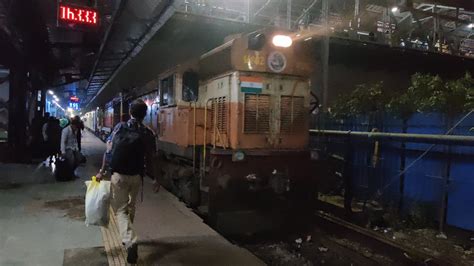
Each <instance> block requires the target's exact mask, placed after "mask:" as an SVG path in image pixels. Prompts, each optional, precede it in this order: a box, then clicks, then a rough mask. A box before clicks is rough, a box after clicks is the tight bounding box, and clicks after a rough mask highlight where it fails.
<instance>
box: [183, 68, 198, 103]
mask: <svg viewBox="0 0 474 266" xmlns="http://www.w3.org/2000/svg"><path fill="white" fill-rule="evenodd" d="M198 92H199V76H198V74H197V73H196V72H193V71H186V72H184V74H183V87H182V95H183V97H182V99H183V101H185V102H194V101H197V99H198Z"/></svg>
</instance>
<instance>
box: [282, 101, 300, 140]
mask: <svg viewBox="0 0 474 266" xmlns="http://www.w3.org/2000/svg"><path fill="white" fill-rule="evenodd" d="M305 114H306V112H305V108H304V97H298V96H281V105H280V117H281V123H280V132H281V133H292V132H298V131H301V130H303V129H304V126H305Z"/></svg>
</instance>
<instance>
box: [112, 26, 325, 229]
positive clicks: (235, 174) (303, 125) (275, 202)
mask: <svg viewBox="0 0 474 266" xmlns="http://www.w3.org/2000/svg"><path fill="white" fill-rule="evenodd" d="M310 52H311V51H310V49H308V48H307V47H306V46H305V43H304V42H301V43H300V42H295V43H293V42H292V39H291V38H290V37H289V36H287V35H285V34H281V33H279V32H275V31H259V32H253V33H250V34H241V35H237V36H232V37H231V38H229V39H228V40H227V41H226V42H225V43H224V44H223V45H221V46H219V47H217V48H215V49H213V50H211V51H209V52H208V53H206V54H204V55H202V56H201V57H200V58H199V59H197V60H194V61H190V62H188V63H185V64H181V65H178V66H175V67H173V68H172V69H170V70H168V71H166V72H164V73H162V74H160V75H159V77H158V78H157V79H155V80H152V81H150V82H149V83H148V84H147V85H146V86H144V87H143V88H139V89H135V90H133V92H132V93H130V94H128V95H126V96H123V97H121V105H122V107H121V108H122V109H123V105H127V104H126V103H129V102H130V101H131V100H133V99H136V98H141V99H143V100H144V101H145V102H146V103H147V105H148V106H149V108H148V109H149V111H148V114H147V117H146V118H145V123H146V124H147V125H148V126H149V127H150V128H152V129H153V130H154V131H155V133H156V136H157V143H158V151H159V156H157V158H156V160H155V163H156V164H158V167H157V168H159V169H160V174H159V179H160V182H161V183H162V184H163V185H164V186H165V187H167V188H168V189H170V190H171V191H172V192H173V193H175V194H176V195H177V196H179V197H180V198H181V199H182V200H183V201H184V202H186V203H187V204H188V205H189V206H192V207H194V208H196V210H197V211H198V212H199V213H201V214H202V215H203V216H205V217H206V219H207V221H208V222H209V223H210V224H212V225H214V227H215V228H216V229H217V230H219V231H221V232H223V233H227V234H234V233H235V234H242V233H252V232H259V231H262V230H267V229H273V228H274V227H276V226H278V225H279V224H280V222H282V220H281V217H282V216H284V213H287V212H288V211H290V210H292V209H294V208H295V206H298V207H301V206H306V207H308V208H309V207H310V206H311V203H312V202H313V201H314V200H315V199H316V186H315V184H316V180H317V175H318V172H317V170H318V167H320V164H321V163H320V162H319V161H318V158H317V156H314V154H312V153H311V152H310V150H309V147H308V142H309V135H308V129H309V118H310V112H311V110H313V109H314V108H315V107H316V105H317V101H315V100H316V99H314V97H313V95H312V94H311V91H310V81H309V75H310V73H311V72H312V71H313V70H314V64H313V62H312V61H311V58H314V57H312V56H311V55H310ZM110 106H112V105H110ZM115 106H117V105H115ZM109 108H110V107H109ZM115 109H117V108H115ZM122 111H123V110H122ZM108 112H109V111H108V110H107V109H106V114H105V120H106V121H108V120H107V119H108V118H107V117H108V115H109V116H110V114H108ZM110 112H111V113H113V111H110ZM123 113H124V112H121V114H123ZM109 120H110V118H109ZM115 122H117V121H115ZM108 123H110V122H105V123H104V124H108ZM312 155H313V156H312ZM277 218H278V219H277Z"/></svg>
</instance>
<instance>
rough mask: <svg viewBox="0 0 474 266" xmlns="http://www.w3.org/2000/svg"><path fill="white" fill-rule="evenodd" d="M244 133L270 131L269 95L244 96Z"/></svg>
mask: <svg viewBox="0 0 474 266" xmlns="http://www.w3.org/2000/svg"><path fill="white" fill-rule="evenodd" d="M244 108H245V113H244V133H267V132H269V131H270V95H267V94H245V106H244Z"/></svg>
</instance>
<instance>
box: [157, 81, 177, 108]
mask: <svg viewBox="0 0 474 266" xmlns="http://www.w3.org/2000/svg"><path fill="white" fill-rule="evenodd" d="M160 95H161V99H160V106H167V105H173V104H175V102H174V74H173V75H170V76H168V77H166V78H164V79H162V80H161V81H160Z"/></svg>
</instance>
